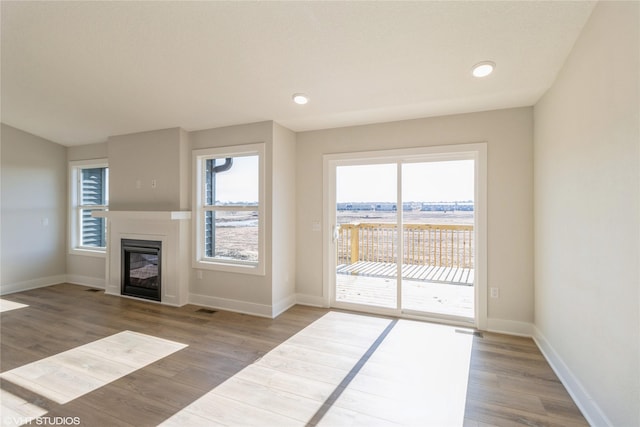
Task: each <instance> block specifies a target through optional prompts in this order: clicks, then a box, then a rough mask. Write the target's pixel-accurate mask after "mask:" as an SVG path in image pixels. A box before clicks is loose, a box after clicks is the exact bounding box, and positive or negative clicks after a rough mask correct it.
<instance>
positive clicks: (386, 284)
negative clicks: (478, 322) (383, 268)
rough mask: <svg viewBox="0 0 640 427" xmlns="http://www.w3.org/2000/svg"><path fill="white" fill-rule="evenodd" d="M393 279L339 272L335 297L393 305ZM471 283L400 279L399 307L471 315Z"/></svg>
mask: <svg viewBox="0 0 640 427" xmlns="http://www.w3.org/2000/svg"><path fill="white" fill-rule="evenodd" d="M396 286H397V283H396V281H395V280H393V279H391V278H389V277H372V276H359V275H351V274H339V275H337V277H336V301H337V302H346V303H354V304H364V305H369V306H375V307H384V308H391V309H394V308H396V306H397V291H396ZM473 301H474V291H473V286H467V285H463V284H452V283H438V282H426V281H420V280H411V279H405V280H403V281H402V309H405V310H413V311H418V312H423V313H434V314H444V315H449V316H457V317H464V318H468V319H473V317H474V304H473Z"/></svg>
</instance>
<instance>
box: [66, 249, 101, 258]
mask: <svg viewBox="0 0 640 427" xmlns="http://www.w3.org/2000/svg"><path fill="white" fill-rule="evenodd" d="M69 255H82V256H90V257H95V258H106V257H107V250H106V249H85V248H71V249H69Z"/></svg>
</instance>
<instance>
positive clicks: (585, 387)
mask: <svg viewBox="0 0 640 427" xmlns="http://www.w3.org/2000/svg"><path fill="white" fill-rule="evenodd" d="M639 15H640V3H638V2H627V3H621V2H600V3H599V4H598V5H596V7H595V9H594V11H593V14H592V16H591V18H590V20H589V22H588V23H587V24H586V26H585V28H584V30H583V32H582V34H581V36H580V38H579V39H578V41H577V42H576V45H575V47H574V49H573V51H572V53H571V55H570V56H569V58H568V59H567V61H566V63H565V66H564V68H563V70H562V71H561V72H560V74H559V75H558V78H557V80H556V82H555V84H554V85H553V86H552V88H551V89H550V90H549V91H548V92H547V93H546V95H545V96H544V97H543V98H542V99H541V100H540V102H539V103H538V104H537V105H536V106H535V144H534V145H535V150H534V151H535V218H536V226H535V240H536V247H535V285H536V287H535V291H536V292H535V295H536V304H535V307H536V311H535V323H536V327H537V331H536V334H537V337H538V340H539V342H540V343H541V346H542V348H543V350H545V351H546V354H547V356H548V357H550V359H551V360H552V362H553V363H554V365H555V366H556V368H557V369H559V371H560V372H562V373H563V376H564V378H565V379H566V380H567V381H568V385H569V386H570V388H571V389H572V390H573V392H574V395H575V396H577V397H578V398H579V400H580V401H581V402H582V404H583V409H585V412H586V413H587V414H588V416H589V418H590V421H591V423H592V424H594V425H606V424H610V425H614V426H637V425H640V351H639V346H640V336H639V334H640V317H639V316H640V314H639V313H640V305H639V296H640V295H639V290H640V272H639V266H640V208H639V205H640V158H639V157H640V131H639V128H640V123H639V116H640V111H639V105H640V99H639V95H638V91H639V89H640V88H639V87H638V76H639V73H640V70H639V68H638V61H639V58H638V56H639V54H638V53H639V51H640V46H639V40H640V34H638V24H639V23H638V17H639Z"/></svg>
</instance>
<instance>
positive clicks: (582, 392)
mask: <svg viewBox="0 0 640 427" xmlns="http://www.w3.org/2000/svg"><path fill="white" fill-rule="evenodd" d="M533 340H534V341H535V343H536V344H537V345H538V348H539V349H540V351H541V352H542V355H543V356H544V357H545V359H547V362H549V365H550V366H551V369H553V371H554V372H555V374H556V375H557V376H558V378H559V379H560V381H561V382H562V384H563V385H564V387H565V388H566V389H567V392H569V395H570V396H571V398H572V399H573V400H574V401H575V403H576V405H577V406H578V408H579V409H580V411H582V415H584V417H585V418H586V419H587V422H588V423H589V424H590V425H592V426H612V425H613V423H612V422H611V421H610V420H609V419H608V418H607V416H606V415H605V414H604V412H603V411H602V409H601V408H600V406H598V403H597V402H596V401H595V400H594V399H593V398H592V397H591V396H590V395H589V393H588V392H587V390H586V389H585V387H584V386H583V385H582V383H581V382H580V380H579V379H578V377H577V376H576V375H575V374H574V373H573V372H572V371H571V369H570V368H569V366H568V365H567V364H566V363H565V362H564V360H562V358H561V357H560V355H559V354H558V352H557V351H556V350H555V349H554V348H553V346H552V345H551V343H550V342H549V341H548V340H547V338H546V337H545V336H544V335H543V334H542V332H541V331H540V330H539V329H538V328H537V327H536V326H535V325H533Z"/></svg>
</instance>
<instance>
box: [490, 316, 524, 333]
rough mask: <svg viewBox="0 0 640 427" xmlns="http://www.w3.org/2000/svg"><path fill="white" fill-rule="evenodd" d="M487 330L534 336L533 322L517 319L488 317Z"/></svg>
mask: <svg viewBox="0 0 640 427" xmlns="http://www.w3.org/2000/svg"><path fill="white" fill-rule="evenodd" d="M487 331H489V332H497V333H500V334H507V335H517V336H521V337H531V336H533V324H531V323H529V322H519V321H516V320H505V319H492V318H489V319H487Z"/></svg>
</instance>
